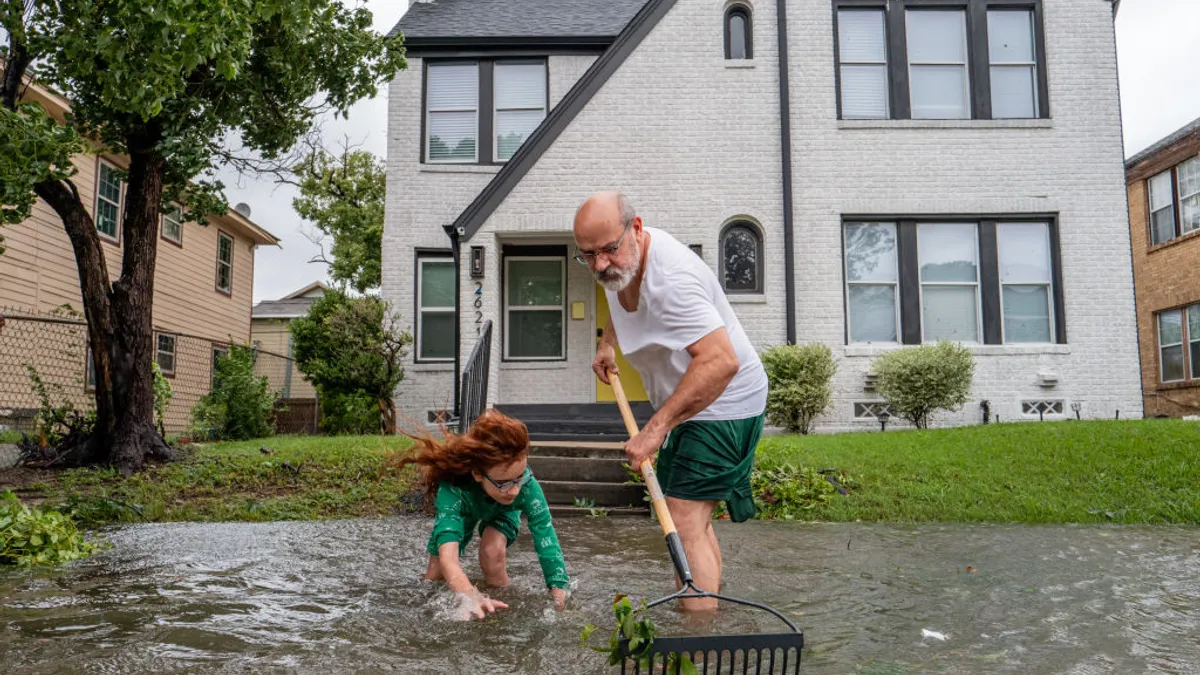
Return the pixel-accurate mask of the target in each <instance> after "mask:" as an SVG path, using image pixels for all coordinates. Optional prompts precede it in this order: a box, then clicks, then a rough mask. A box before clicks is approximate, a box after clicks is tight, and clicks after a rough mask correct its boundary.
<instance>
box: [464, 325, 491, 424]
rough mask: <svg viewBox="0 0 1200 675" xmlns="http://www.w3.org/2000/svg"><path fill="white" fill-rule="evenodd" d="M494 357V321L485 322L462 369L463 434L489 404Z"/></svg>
mask: <svg viewBox="0 0 1200 675" xmlns="http://www.w3.org/2000/svg"><path fill="white" fill-rule="evenodd" d="M491 357H492V322H491V320H488V321H485V322H484V323H483V330H482V331H480V333H479V340H478V341H477V342H476V343H475V348H474V349H472V350H471V356H470V357H469V358H467V365H466V366H465V367H464V368H463V371H462V398H461V399H460V401H461V406H462V408H461V409H460V410H459V411H458V433H460V434H463V433H466V432H467V429H470V428H471V425H472V424H474V423H475V420H477V419H479V416H480V415H482V414H483V408H484V406H486V405H487V391H488V372H489V371H488V367H489V365H490V363H491Z"/></svg>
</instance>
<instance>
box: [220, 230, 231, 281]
mask: <svg viewBox="0 0 1200 675" xmlns="http://www.w3.org/2000/svg"><path fill="white" fill-rule="evenodd" d="M217 290H218V291H220V292H222V293H225V294H226V295H229V294H232V293H233V237H230V236H229V235H227V234H225V233H224V232H218V233H217Z"/></svg>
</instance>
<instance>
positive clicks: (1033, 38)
mask: <svg viewBox="0 0 1200 675" xmlns="http://www.w3.org/2000/svg"><path fill="white" fill-rule="evenodd" d="M1018 12H1019V13H1021V14H1024V15H1026V16H1027V17H1028V19H1029V48H1030V50H1031V51H1032V52H1033V60H1032V61H999V62H997V61H992V58H991V40H992V25H991V19H992V14H994V13H1010V14H1016V13H1018ZM984 21H986V22H987V29H986V30H985V31H984V32H985V33H987V39H988V45H987V47H988V51H987V54H988V76H989V80H990V78H991V74H992V73H994V72H995V71H996V70H997V69H1000V70H1015V69H1017V68H1029V69H1030V70H1031V71H1032V72H1033V79H1032V84H1033V98H1032V99H1031V102H1032V103H1033V114H1032V115H1028V116H1023V117H998V116H997V115H996V97H995V96H992V93H993V92H988V96H989V98H990V100H991V104H992V119H995V120H1000V119H1022V120H1023V119H1037V117H1038V111H1039V110H1041V105H1042V104H1041V101H1040V100H1038V90H1039V88H1040V87H1041V84H1040V83H1039V82H1038V63H1037V12H1036V11H1034V9H1033V8H1026V7H997V8H996V9H991V8H988V9H987V10H986V11H985V12H984ZM967 86H968V88H969V87H970V80H969V78H968V85H967Z"/></svg>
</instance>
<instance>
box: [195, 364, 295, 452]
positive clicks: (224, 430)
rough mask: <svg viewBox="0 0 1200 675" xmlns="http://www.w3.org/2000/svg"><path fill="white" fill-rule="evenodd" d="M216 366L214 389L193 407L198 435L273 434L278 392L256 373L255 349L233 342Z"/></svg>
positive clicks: (233, 438) (241, 437) (239, 436)
mask: <svg viewBox="0 0 1200 675" xmlns="http://www.w3.org/2000/svg"><path fill="white" fill-rule="evenodd" d="M215 368H216V374H215V376H214V377H213V389H212V391H211V392H209V393H208V394H207V395H206V396H204V398H202V399H200V402H199V403H197V404H196V407H195V408H193V409H192V432H193V434H194V435H195V437H197V438H207V439H214V440H215V439H220V440H227V441H238V440H246V439H249V438H262V437H264V436H271V435H273V434H274V433H275V423H274V418H275V401H276V400H278V399H279V392H277V391H272V390H271V383H270V382H269V381H268V380H267V378H266V377H259V376H256V375H255V373H254V349H252V348H250V347H244V346H240V345H231V347H230V350H229V354H228V355H227V356H222V357H220V358H218V359H217V362H216V365H215Z"/></svg>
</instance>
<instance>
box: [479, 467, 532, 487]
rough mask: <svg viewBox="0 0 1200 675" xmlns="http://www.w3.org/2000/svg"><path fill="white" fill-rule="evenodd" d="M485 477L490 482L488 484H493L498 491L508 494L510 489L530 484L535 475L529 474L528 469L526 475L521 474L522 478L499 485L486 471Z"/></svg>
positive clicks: (502, 482)
mask: <svg viewBox="0 0 1200 675" xmlns="http://www.w3.org/2000/svg"><path fill="white" fill-rule="evenodd" d="M483 477H484V478H486V479H487V480H488V482H489V483H491V484H492V487H494V488H496V489H497V490H499V491H501V492H507V491H508V489H509V488H512V487H521V486H523V485H525V484H526V483H528V482H529V479H530V478H533V474H532V473H529V469H528V468H526V469H525V473H523V474H521V477H520V478H514V479H512V480H506V481H501V482H499V483H497V482H496V481H495V479H493V478H492V477H491V476H489V475H487V472H486V471H485V472H484V473H483Z"/></svg>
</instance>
